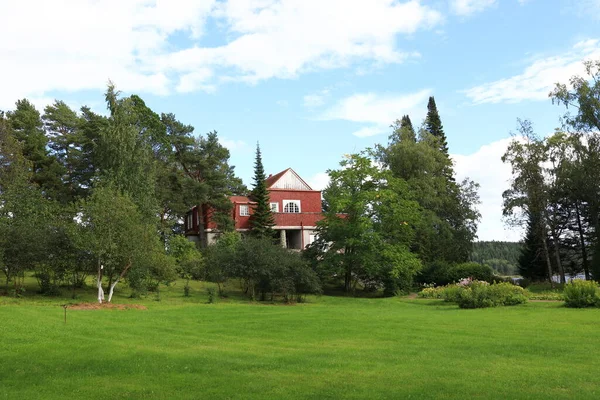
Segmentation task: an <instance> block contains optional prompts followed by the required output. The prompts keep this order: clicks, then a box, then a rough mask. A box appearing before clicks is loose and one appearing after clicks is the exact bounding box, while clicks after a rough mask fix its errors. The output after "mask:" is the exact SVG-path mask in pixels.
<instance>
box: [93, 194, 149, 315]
mask: <svg viewBox="0 0 600 400" xmlns="http://www.w3.org/2000/svg"><path fill="white" fill-rule="evenodd" d="M82 223H83V224H85V225H86V227H87V230H86V231H87V234H88V235H87V237H86V240H85V242H86V244H85V245H86V246H88V248H89V249H90V250H91V251H92V253H93V254H94V256H95V258H96V262H97V275H96V286H97V288H98V302H99V303H102V302H104V300H105V291H104V287H103V282H104V280H107V281H108V282H107V290H108V299H107V301H108V302H110V301H111V300H112V296H113V294H114V290H115V287H116V286H117V284H118V283H119V282H120V281H121V280H123V278H125V277H126V275H127V273H128V272H129V271H130V270H131V269H132V268H136V267H141V266H142V265H144V263H146V262H147V259H146V258H147V257H148V255H150V254H152V251H153V250H154V247H155V243H156V242H155V240H154V239H156V228H155V227H154V226H153V225H152V224H148V223H146V222H144V218H143V216H142V214H141V213H140V212H139V211H138V209H137V207H136V205H135V204H134V203H133V201H132V200H131V199H130V198H129V196H127V195H125V194H123V193H121V192H119V191H118V190H117V189H115V188H114V186H111V185H107V186H105V187H98V188H96V189H95V190H94V191H93V193H92V196H91V198H90V199H89V200H87V201H86V202H85V203H84V206H83V221H82Z"/></svg>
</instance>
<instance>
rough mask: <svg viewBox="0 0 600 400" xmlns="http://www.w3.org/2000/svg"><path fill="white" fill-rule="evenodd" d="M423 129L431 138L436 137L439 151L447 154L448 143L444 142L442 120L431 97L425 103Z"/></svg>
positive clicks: (444, 135)
mask: <svg viewBox="0 0 600 400" xmlns="http://www.w3.org/2000/svg"><path fill="white" fill-rule="evenodd" d="M425 129H426V130H427V131H428V132H429V133H431V134H432V135H433V136H435V137H437V138H438V139H439V141H440V149H441V150H442V151H443V152H444V153H446V154H448V141H447V140H446V134H445V133H444V127H443V126H442V120H441V119H440V114H439V113H438V109H437V106H436V104H435V99H434V98H433V96H431V97H429V102H428V103H427V117H426V118H425Z"/></svg>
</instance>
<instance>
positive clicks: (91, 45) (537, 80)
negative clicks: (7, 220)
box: [0, 0, 600, 240]
mask: <svg viewBox="0 0 600 400" xmlns="http://www.w3.org/2000/svg"><path fill="white" fill-rule="evenodd" d="M0 36H1V37H3V38H4V40H2V41H1V42H0V54H2V62H1V63H0V73H1V74H2V76H4V77H5V80H4V83H3V87H2V90H1V91H0V109H4V110H7V109H11V108H12V106H13V104H14V102H15V101H16V100H17V99H19V98H23V97H27V98H29V99H30V100H32V101H33V102H34V104H36V105H37V106H38V107H40V108H43V106H44V105H45V104H48V103H50V102H52V101H53V99H55V98H58V99H61V100H64V101H66V102H67V103H69V104H71V105H73V106H74V107H79V106H80V105H83V104H86V105H89V106H91V107H92V108H93V109H95V110H97V111H99V112H104V109H105V107H104V104H103V103H102V99H103V96H102V94H103V91H104V88H105V87H106V82H107V80H108V79H111V80H113V81H114V82H115V84H116V85H117V87H118V88H119V89H121V90H123V92H124V93H127V94H128V93H137V94H139V95H140V96H142V97H143V98H144V99H145V100H146V102H147V104H148V105H149V106H150V107H152V108H153V109H154V110H155V111H157V112H172V113H175V114H176V116H177V117H178V119H180V120H181V121H182V122H185V123H187V124H191V125H193V126H195V128H196V132H197V133H205V132H207V131H211V130H217V131H218V132H219V135H220V137H221V138H222V140H223V143H224V144H225V145H226V146H227V147H228V148H229V149H230V150H231V154H232V157H231V162H232V164H233V165H235V166H236V170H237V172H238V175H239V176H240V177H242V178H243V179H244V181H245V182H246V183H247V184H250V183H251V181H250V178H251V175H252V164H253V160H254V149H255V145H256V142H260V145H261V149H262V152H263V161H264V164H265V168H266V169H267V171H269V172H272V173H276V172H278V171H280V170H282V169H285V168H287V167H292V168H294V169H295V170H296V171H297V172H298V173H299V174H300V175H301V176H302V177H304V178H305V179H306V180H307V181H308V182H309V183H310V184H312V185H313V186H314V187H316V188H322V187H323V186H324V185H325V184H326V182H327V179H326V174H325V171H326V170H327V169H329V168H336V166H337V165H338V162H339V160H340V159H341V157H342V155H343V154H345V153H351V152H358V151H360V150H362V149H364V148H365V147H369V146H373V145H374V144H376V143H385V142H386V141H387V136H388V134H389V125H390V124H391V123H392V122H393V121H394V119H396V118H400V117H401V116H402V115H403V114H409V115H410V116H411V118H412V120H413V123H415V124H419V123H420V122H421V121H422V119H423V117H424V115H425V112H426V104H427V98H428V96H430V95H434V96H435V98H436V101H437V104H438V108H439V111H440V115H441V118H442V122H443V124H444V127H445V131H446V135H447V137H448V143H449V148H450V152H451V154H452V155H453V157H454V160H455V162H456V166H455V168H456V172H457V175H458V176H459V178H462V177H465V176H469V177H471V178H472V179H474V180H475V181H477V182H479V183H480V184H481V191H480V195H481V199H482V204H481V207H480V209H481V212H482V214H483V218H482V221H481V224H480V230H479V237H480V239H484V240H490V239H497V240H500V239H518V237H519V232H517V231H512V230H510V229H505V228H504V225H503V222H502V220H501V201H502V200H501V193H502V191H503V190H504V189H506V188H507V179H509V178H510V169H509V168H508V167H507V166H504V165H502V163H501V162H500V156H501V155H502V154H503V152H504V149H505V148H506V145H507V143H508V138H509V137H510V132H511V131H512V130H514V129H515V126H516V118H517V117H520V118H529V119H531V120H532V121H533V122H534V124H535V127H536V129H537V131H538V132H539V133H540V134H547V133H550V132H552V131H553V130H554V128H555V127H557V126H559V116H560V115H561V114H562V113H563V112H564V110H563V109H562V108H561V107H558V106H556V105H552V104H551V102H550V100H549V99H548V96H547V94H548V92H549V91H550V90H551V88H552V86H553V83H555V82H566V81H567V80H568V78H569V77H570V76H572V75H573V74H581V73H582V68H581V62H582V60H584V59H589V58H592V59H600V0H579V1H577V0H432V1H425V0H423V1H417V0H413V1H408V0H399V1H392V0H369V1H366V0H361V1H358V0H357V1H352V0H345V1H342V0H318V1H317V0H303V1H300V0H290V1H286V0H227V1H225V0H222V1H216V0H170V1H161V0H130V1H127V0H61V1H59V0H55V1H44V2H42V1H39V0H21V1H19V2H14V1H13V2H10V3H7V4H3V6H2V15H0ZM7 38H8V40H7Z"/></svg>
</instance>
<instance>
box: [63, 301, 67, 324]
mask: <svg viewBox="0 0 600 400" xmlns="http://www.w3.org/2000/svg"><path fill="white" fill-rule="evenodd" d="M63 308H64V309H65V324H66V323H67V305H66V304H63Z"/></svg>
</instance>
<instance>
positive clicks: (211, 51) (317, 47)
mask: <svg viewBox="0 0 600 400" xmlns="http://www.w3.org/2000/svg"><path fill="white" fill-rule="evenodd" d="M340 10H343V12H340ZM214 16H215V17H220V18H221V19H222V20H223V21H225V23H226V24H227V26H228V28H229V33H230V35H232V36H233V37H235V39H233V40H232V41H230V42H229V43H227V44H225V45H223V46H218V47H212V48H206V47H193V48H189V49H184V50H181V51H178V52H175V53H172V54H169V55H167V56H165V57H163V58H162V59H161V60H160V63H161V65H162V66H163V67H164V68H167V69H172V70H174V71H178V72H187V71H193V70H194V69H195V68H197V67H199V66H201V67H206V66H211V67H213V68H218V67H221V68H227V69H228V70H231V71H230V75H229V76H226V77H223V80H225V81H228V80H241V81H245V82H249V83H256V82H258V81H260V80H263V79H269V78H273V77H276V78H292V77H296V76H298V75H299V74H301V73H303V72H306V71H314V70H320V69H330V68H338V67H347V66H349V65H351V64H352V62H354V61H357V60H362V61H364V60H367V61H371V62H376V63H383V64H388V63H398V62H402V61H403V60H404V59H406V58H407V57H411V56H413V53H414V52H408V53H407V52H402V51H399V50H398V49H396V46H395V40H396V36H397V35H398V34H412V33H415V32H416V31H418V30H420V29H428V28H431V27H434V26H436V25H437V24H439V23H440V22H441V20H442V17H441V14H440V13H439V12H437V11H435V10H433V9H431V8H429V7H427V6H424V5H422V4H421V2H420V1H417V0H412V1H408V2H403V3H397V2H394V1H393V0H373V1H370V2H358V1H353V2H347V1H343V0H330V1H326V2H323V1H320V0H305V1H302V2H297V1H275V0H229V1H227V2H223V3H219V5H218V7H217V9H216V12H215V14H214Z"/></svg>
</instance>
